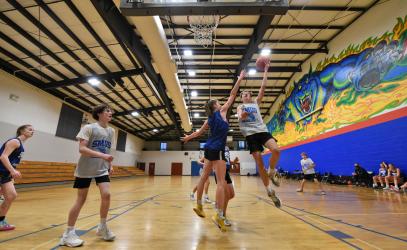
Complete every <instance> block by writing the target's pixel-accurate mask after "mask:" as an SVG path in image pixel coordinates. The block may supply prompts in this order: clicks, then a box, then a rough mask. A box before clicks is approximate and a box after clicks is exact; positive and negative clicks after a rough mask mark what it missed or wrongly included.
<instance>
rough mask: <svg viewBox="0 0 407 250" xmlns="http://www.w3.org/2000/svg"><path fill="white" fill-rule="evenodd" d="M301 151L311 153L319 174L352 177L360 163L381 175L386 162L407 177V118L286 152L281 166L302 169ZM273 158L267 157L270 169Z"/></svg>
mask: <svg viewBox="0 0 407 250" xmlns="http://www.w3.org/2000/svg"><path fill="white" fill-rule="evenodd" d="M301 152H307V153H308V155H309V157H310V158H311V159H312V160H313V161H314V162H315V164H316V170H317V172H319V173H325V172H331V173H332V174H334V175H351V174H352V172H353V170H354V167H353V164H354V163H356V162H357V163H359V164H360V165H362V166H363V167H364V168H365V169H366V170H368V171H374V172H375V173H377V170H378V169H379V164H380V162H382V161H385V162H389V163H393V164H394V165H395V166H396V167H399V168H400V170H401V172H402V174H404V176H407V117H403V118H398V119H395V120H392V121H388V122H385V123H381V124H377V125H373V126H370V127H366V128H363V129H359V130H355V131H352V132H348V133H346V134H341V135H336V136H333V137H330V138H326V139H322V140H319V141H315V142H310V143H307V144H304V145H300V146H297V147H293V148H289V149H286V150H283V151H282V152H281V157H280V161H279V163H278V166H280V167H282V168H283V169H284V170H286V171H290V172H293V171H294V170H299V169H301V166H300V160H301V156H300V154H301ZM270 156H271V154H267V155H263V161H264V162H265V163H267V164H265V165H266V166H267V165H268V161H269V158H270Z"/></svg>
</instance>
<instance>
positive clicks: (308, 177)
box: [302, 174, 317, 181]
mask: <svg viewBox="0 0 407 250" xmlns="http://www.w3.org/2000/svg"><path fill="white" fill-rule="evenodd" d="M316 178H317V176H316V174H304V175H303V176H302V179H303V180H307V181H314V179H316Z"/></svg>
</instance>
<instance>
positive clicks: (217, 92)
mask: <svg viewBox="0 0 407 250" xmlns="http://www.w3.org/2000/svg"><path fill="white" fill-rule="evenodd" d="M258 91H259V90H258V89H257V90H256V91H252V93H253V94H257V93H258ZM281 92H282V91H281V90H267V89H266V91H265V93H267V94H281ZM229 94H230V89H201V90H199V96H204V95H222V96H228V95H229ZM266 96H267V95H266Z"/></svg>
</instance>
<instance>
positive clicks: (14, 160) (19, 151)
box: [0, 137, 24, 174]
mask: <svg viewBox="0 0 407 250" xmlns="http://www.w3.org/2000/svg"><path fill="white" fill-rule="evenodd" d="M14 139H17V140H18V141H19V142H20V147H18V148H16V149H14V151H13V152H11V154H10V155H9V156H8V160H9V161H10V163H11V165H12V166H13V168H17V165H18V164H19V163H20V160H21V156H22V155H23V152H24V147H23V143H21V141H20V139H18V138H17V137H16V138H11V139H9V140H7V141H6V142H5V143H4V144H3V146H1V148H0V155H2V154H3V151H4V149H5V148H6V144H7V142H9V141H11V140H14ZM0 172H1V173H3V174H10V172H9V171H8V170H7V168H6V167H5V166H4V165H3V163H2V162H1V161H0Z"/></svg>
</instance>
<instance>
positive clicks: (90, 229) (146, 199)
mask: <svg viewBox="0 0 407 250" xmlns="http://www.w3.org/2000/svg"><path fill="white" fill-rule="evenodd" d="M169 193H173V192H166V193H161V194H156V195H153V196H150V197H147V198H145V199H143V200H142V201H141V202H139V203H137V204H135V205H133V206H131V207H130V208H128V209H126V210H124V211H123V212H121V213H119V214H116V215H114V216H112V217H110V218H109V219H108V220H107V221H108V222H109V221H111V220H114V219H116V218H117V217H120V216H122V215H123V214H126V213H128V212H129V211H131V210H133V209H135V208H137V207H139V206H141V205H143V204H144V203H146V202H148V201H152V200H153V199H154V198H156V197H159V196H161V195H165V194H169ZM98 225H99V224H96V226H93V227H91V228H89V229H88V230H84V233H83V234H82V235H85V234H87V233H89V232H90V231H92V230H94V229H96V228H97V227H98ZM60 247H61V246H60V245H59V244H58V245H57V246H54V247H53V248H51V250H55V249H58V248H60Z"/></svg>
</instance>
